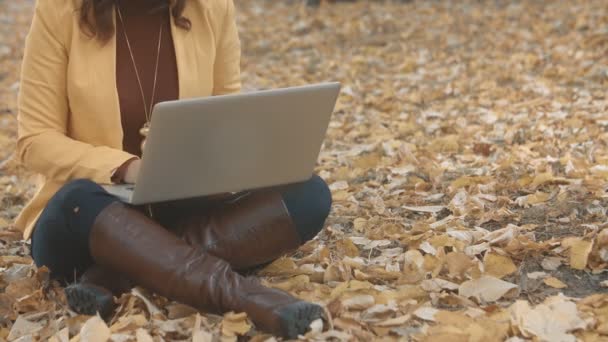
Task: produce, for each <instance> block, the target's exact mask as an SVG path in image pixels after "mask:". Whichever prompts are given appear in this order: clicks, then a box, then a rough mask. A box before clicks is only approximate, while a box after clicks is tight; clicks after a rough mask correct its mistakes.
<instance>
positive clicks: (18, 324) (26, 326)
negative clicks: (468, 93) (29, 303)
mask: <svg viewBox="0 0 608 342" xmlns="http://www.w3.org/2000/svg"><path fill="white" fill-rule="evenodd" d="M43 327H44V325H42V324H41V323H38V322H30V321H28V320H27V319H25V318H24V317H23V316H19V317H17V320H16V321H15V323H14V324H13V326H12V327H11V331H10V333H9V334H8V336H7V339H8V340H9V341H13V340H16V339H18V338H19V337H22V336H26V335H31V334H35V333H36V332H38V331H40V329H42V328H43Z"/></svg>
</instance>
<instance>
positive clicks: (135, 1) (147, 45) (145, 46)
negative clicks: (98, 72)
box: [112, 0, 179, 183]
mask: <svg viewBox="0 0 608 342" xmlns="http://www.w3.org/2000/svg"><path fill="white" fill-rule="evenodd" d="M155 4H157V2H156V1H150V0H118V1H117V6H119V7H120V11H121V13H122V17H123V20H124V26H123V23H122V22H121V20H120V17H119V16H118V13H116V87H117V89H118V97H119V102H120V112H121V121H122V128H123V150H125V151H127V152H129V153H131V154H134V155H137V156H140V157H141V149H140V145H141V141H142V136H141V134H140V133H139V130H140V128H141V127H142V126H143V125H144V124H145V123H146V113H145V110H144V102H143V101H144V100H143V99H142V97H141V90H140V88H139V83H138V80H137V75H136V73H135V69H134V67H133V61H132V59H131V54H130V53H129V48H128V45H127V40H126V38H125V30H126V33H127V37H128V38H129V42H130V44H131V49H132V51H133V58H134V59H135V64H136V65H137V70H138V72H139V77H140V80H141V85H142V88H143V92H144V96H145V101H146V102H145V103H146V106H149V105H150V101H151V98H152V90H153V89H152V88H153V85H154V73H155V67H156V58H157V52H158V38H159V32H160V25H162V38H161V46H160V55H159V59H158V74H157V80H156V92H155V94H154V102H153V103H154V104H156V103H158V102H161V101H167V100H175V99H177V98H178V97H179V85H178V76H177V62H176V59H175V50H174V48H173V37H172V36H171V20H170V13H169V10H168V9H166V8H162V6H161V7H160V8H159V7H158V6H155ZM149 111H150V114H151V112H152V108H150V109H149ZM132 160H133V159H131V160H129V161H127V162H126V163H124V164H123V165H122V166H121V167H119V168H118V170H116V172H115V173H114V176H113V177H112V180H113V181H114V182H115V183H120V182H122V180H123V178H124V175H125V173H126V171H127V167H128V165H129V164H130V162H131V161H132Z"/></svg>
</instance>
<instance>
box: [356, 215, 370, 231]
mask: <svg viewBox="0 0 608 342" xmlns="http://www.w3.org/2000/svg"><path fill="white" fill-rule="evenodd" d="M353 226H354V228H355V230H356V231H358V232H359V233H362V232H364V231H365V228H367V220H366V219H364V218H362V217H358V218H356V219H355V220H354V221H353Z"/></svg>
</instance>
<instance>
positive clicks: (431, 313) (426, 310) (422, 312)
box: [414, 306, 439, 322]
mask: <svg viewBox="0 0 608 342" xmlns="http://www.w3.org/2000/svg"><path fill="white" fill-rule="evenodd" d="M438 312H439V310H437V309H435V308H432V307H429V306H423V307H421V308H418V309H417V310H416V311H414V316H416V317H418V318H420V319H423V320H425V321H431V322H434V321H435V315H436V314H437V313H438Z"/></svg>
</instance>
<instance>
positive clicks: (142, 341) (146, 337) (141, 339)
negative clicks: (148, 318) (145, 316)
mask: <svg viewBox="0 0 608 342" xmlns="http://www.w3.org/2000/svg"><path fill="white" fill-rule="evenodd" d="M135 337H136V338H137V342H154V339H152V336H150V334H148V332H147V331H145V330H144V329H141V328H140V329H137V331H136V332H135Z"/></svg>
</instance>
